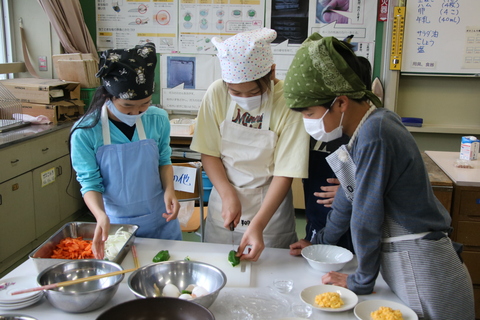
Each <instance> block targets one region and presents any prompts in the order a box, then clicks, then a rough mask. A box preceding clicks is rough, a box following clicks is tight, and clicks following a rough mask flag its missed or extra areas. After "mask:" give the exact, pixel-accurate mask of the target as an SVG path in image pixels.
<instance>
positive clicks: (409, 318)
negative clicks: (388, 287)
mask: <svg viewBox="0 0 480 320" xmlns="http://www.w3.org/2000/svg"><path fill="white" fill-rule="evenodd" d="M380 307H389V308H392V309H393V310H400V312H401V313H402V316H403V319H404V320H418V316H417V314H416V313H415V312H414V311H413V310H412V309H410V308H409V307H407V306H405V305H403V304H401V303H397V302H393V301H389V300H366V301H363V302H360V303H359V304H357V306H356V307H355V309H354V310H353V312H354V313H355V316H356V317H357V319H359V320H370V319H372V318H371V317H370V313H372V312H373V311H376V310H378V309H379V308H380Z"/></svg>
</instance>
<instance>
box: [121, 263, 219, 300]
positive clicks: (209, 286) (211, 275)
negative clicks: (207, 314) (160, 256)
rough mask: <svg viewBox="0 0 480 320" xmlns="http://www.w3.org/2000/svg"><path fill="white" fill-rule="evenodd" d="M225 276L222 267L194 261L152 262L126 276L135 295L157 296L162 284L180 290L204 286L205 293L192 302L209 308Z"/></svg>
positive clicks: (142, 296)
mask: <svg viewBox="0 0 480 320" xmlns="http://www.w3.org/2000/svg"><path fill="white" fill-rule="evenodd" d="M226 282H227V277H226V275H225V273H223V271H222V270H220V269H218V268H217V267H215V266H212V265H210V264H207V263H203V262H198V261H183V260H179V261H166V262H159V263H153V264H149V265H146V266H143V267H141V268H139V269H137V270H135V271H134V272H133V273H132V274H131V275H130V276H129V278H128V287H129V288H130V290H131V291H132V292H133V293H134V294H135V296H137V297H138V298H151V297H161V296H162V291H163V287H165V285H166V284H169V283H171V284H174V285H175V286H177V288H178V289H179V290H180V291H182V290H185V288H187V286H188V285H190V284H195V285H197V286H201V287H203V288H205V289H206V290H207V291H208V292H209V294H207V295H205V296H202V297H198V298H194V299H193V300H190V301H193V302H195V303H198V304H200V305H202V306H204V307H206V308H208V307H210V306H211V305H212V303H213V302H214V301H215V299H216V298H217V296H218V293H219V292H220V290H222V288H223V287H224V286H225V284H226Z"/></svg>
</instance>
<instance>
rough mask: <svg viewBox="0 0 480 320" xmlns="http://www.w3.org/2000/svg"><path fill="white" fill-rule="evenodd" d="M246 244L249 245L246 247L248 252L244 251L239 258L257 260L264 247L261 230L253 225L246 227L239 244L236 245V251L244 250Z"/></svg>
mask: <svg viewBox="0 0 480 320" xmlns="http://www.w3.org/2000/svg"><path fill="white" fill-rule="evenodd" d="M247 246H251V248H249V249H248V253H244V254H242V255H241V256H240V260H250V261H257V260H258V258H260V254H262V251H263V249H265V243H264V242H263V230H260V229H259V228H255V227H254V226H253V225H250V226H249V227H248V228H247V231H245V233H244V234H243V237H242V241H240V246H239V247H238V250H237V252H242V253H243V252H244V251H245V248H246V247H247Z"/></svg>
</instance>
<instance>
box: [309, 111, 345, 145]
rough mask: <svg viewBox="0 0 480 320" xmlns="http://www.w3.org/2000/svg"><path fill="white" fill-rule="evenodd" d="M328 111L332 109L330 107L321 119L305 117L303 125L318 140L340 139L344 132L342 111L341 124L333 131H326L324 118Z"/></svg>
mask: <svg viewBox="0 0 480 320" xmlns="http://www.w3.org/2000/svg"><path fill="white" fill-rule="evenodd" d="M332 105H333V103H332ZM328 111H330V109H328V110H327V112H325V114H324V115H323V117H321V118H320V119H307V118H303V125H304V126H305V131H307V133H308V134H309V135H311V136H312V138H313V139H315V140H317V141H322V142H329V141H332V140H335V139H338V138H340V137H341V136H342V133H343V131H342V129H343V126H342V121H343V112H342V117H341V118H340V125H339V126H338V127H336V128H335V129H333V130H332V131H330V132H326V131H325V124H324V122H323V118H325V116H326V115H327V113H328Z"/></svg>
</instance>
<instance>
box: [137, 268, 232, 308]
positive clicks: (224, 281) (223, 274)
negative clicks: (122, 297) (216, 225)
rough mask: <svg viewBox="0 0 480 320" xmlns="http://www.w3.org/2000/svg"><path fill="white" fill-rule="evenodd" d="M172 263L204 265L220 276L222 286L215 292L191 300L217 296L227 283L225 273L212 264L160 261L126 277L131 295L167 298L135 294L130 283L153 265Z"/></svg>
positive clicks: (144, 297) (145, 297)
mask: <svg viewBox="0 0 480 320" xmlns="http://www.w3.org/2000/svg"><path fill="white" fill-rule="evenodd" d="M174 263H179V264H199V265H204V266H207V267H209V268H210V269H213V270H215V271H217V272H219V273H220V274H221V275H222V278H223V283H222V285H221V286H220V287H219V288H218V289H217V290H215V291H214V292H210V293H209V294H206V295H204V296H201V297H198V298H193V299H192V300H196V299H200V298H204V297H209V296H214V295H218V292H219V291H220V290H222V289H223V288H224V287H225V284H226V283H227V276H226V275H225V273H224V272H223V271H222V270H221V269H220V268H218V267H216V266H214V265H212V264H209V263H205V262H200V261H187V260H172V261H162V262H155V263H150V264H147V265H145V266H143V267H140V268H138V269H137V270H135V271H133V272H132V273H131V274H130V276H129V277H128V288H129V289H130V291H132V293H133V294H135V295H136V296H137V297H140V298H143V299H150V298H167V297H147V296H144V295H142V294H140V293H138V292H135V291H134V290H133V288H132V285H131V282H132V279H133V277H134V276H135V275H137V274H138V273H139V272H141V271H143V270H145V269H147V268H150V267H152V266H155V265H159V264H174ZM174 299H177V298H174Z"/></svg>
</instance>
